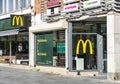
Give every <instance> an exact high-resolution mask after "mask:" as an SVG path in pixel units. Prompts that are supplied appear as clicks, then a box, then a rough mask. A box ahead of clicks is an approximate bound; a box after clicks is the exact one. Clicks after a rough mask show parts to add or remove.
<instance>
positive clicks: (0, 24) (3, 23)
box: [0, 18, 11, 30]
mask: <svg viewBox="0 0 120 84" xmlns="http://www.w3.org/2000/svg"><path fill="white" fill-rule="evenodd" d="M10 22H11V19H10V18H6V19H2V20H0V30H7V29H10V28H11V24H10Z"/></svg>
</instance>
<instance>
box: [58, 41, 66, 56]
mask: <svg viewBox="0 0 120 84" xmlns="http://www.w3.org/2000/svg"><path fill="white" fill-rule="evenodd" d="M57 53H58V54H64V53H65V42H58V43H57Z"/></svg>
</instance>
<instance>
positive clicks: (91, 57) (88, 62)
mask: <svg viewBox="0 0 120 84" xmlns="http://www.w3.org/2000/svg"><path fill="white" fill-rule="evenodd" d="M72 38H73V41H72V43H73V69H77V67H76V59H81V58H82V59H83V60H84V65H83V66H84V68H85V69H97V36H96V35H87V34H79V35H78V34H74V35H73V37H72Z"/></svg>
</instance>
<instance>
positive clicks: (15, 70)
mask: <svg viewBox="0 0 120 84" xmlns="http://www.w3.org/2000/svg"><path fill="white" fill-rule="evenodd" d="M11 73H12V74H11ZM0 74H1V75H0V84H8V83H2V82H4V81H1V79H2V80H3V78H4V76H5V75H6V77H10V78H11V75H14V76H17V75H20V76H21V77H22V74H23V76H24V75H25V74H26V75H25V76H26V78H27V77H28V78H29V75H28V74H34V76H33V75H32V76H33V77H31V78H30V79H31V80H32V81H35V80H37V81H42V83H38V82H36V83H34V82H32V83H30V84H47V83H49V81H53V82H52V83H54V84H73V83H74V84H101V83H102V84H120V81H110V80H107V77H106V74H101V75H99V76H77V75H76V76H72V75H67V74H66V75H61V74H54V73H41V71H39V70H38V69H35V68H33V67H29V66H27V65H13V64H11V65H9V64H3V63H0ZM41 75H42V76H41ZM44 75H45V78H43V80H41V77H44ZM2 76H3V78H2ZM25 76H24V77H25ZM39 76H40V77H39ZM49 76H50V79H49V81H46V80H45V79H46V77H47V78H49ZM51 76H52V78H51ZM24 77H22V79H24ZM34 77H35V78H36V79H35V78H34ZM38 77H39V78H38ZM61 77H62V78H61ZM13 78H14V77H13ZM37 78H38V79H37ZM8 79H9V78H8ZM30 79H29V80H28V79H27V80H23V81H26V82H28V81H30ZM52 79H54V80H52ZM8 81H12V80H11V79H9V80H8ZM20 81H22V80H21V79H20ZM20 81H19V82H20ZM57 82H59V83H57ZM28 83H29V82H28ZM28 83H21V84H28ZM12 84H15V83H12ZM17 84H19V83H17Z"/></svg>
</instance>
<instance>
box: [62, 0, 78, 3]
mask: <svg viewBox="0 0 120 84" xmlns="http://www.w3.org/2000/svg"><path fill="white" fill-rule="evenodd" d="M76 1H79V0H63V2H64V3H71V2H76Z"/></svg>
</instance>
